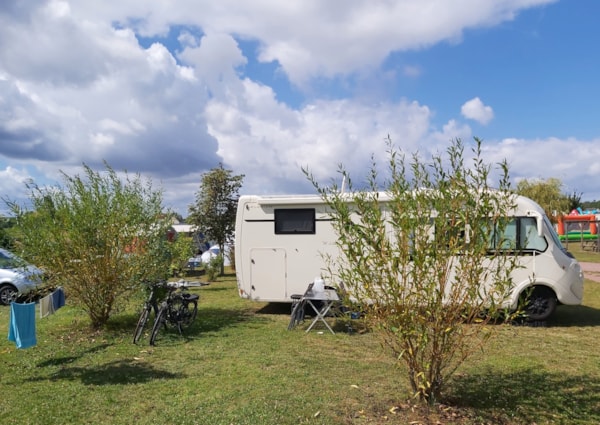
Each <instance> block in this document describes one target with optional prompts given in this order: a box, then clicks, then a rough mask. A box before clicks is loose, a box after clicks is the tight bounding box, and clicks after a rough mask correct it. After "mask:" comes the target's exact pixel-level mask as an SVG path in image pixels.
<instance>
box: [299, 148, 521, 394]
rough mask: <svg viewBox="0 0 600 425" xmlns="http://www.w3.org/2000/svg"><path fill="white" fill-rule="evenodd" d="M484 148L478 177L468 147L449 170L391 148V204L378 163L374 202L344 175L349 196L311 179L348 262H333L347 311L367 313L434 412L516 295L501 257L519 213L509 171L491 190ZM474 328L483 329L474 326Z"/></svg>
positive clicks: (451, 154) (440, 161)
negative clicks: (350, 305)
mask: <svg viewBox="0 0 600 425" xmlns="http://www.w3.org/2000/svg"><path fill="white" fill-rule="evenodd" d="M476 141H477V145H476V147H475V148H474V156H475V159H474V163H473V166H471V167H467V166H466V165H465V164H464V154H463V149H464V148H463V144H462V142H460V140H457V141H455V142H454V143H453V145H452V146H451V147H450V148H449V149H448V152H447V161H446V160H445V159H446V158H442V157H441V156H435V157H433V158H432V161H431V162H430V163H426V162H424V161H423V160H422V159H421V157H420V156H419V155H418V154H416V153H415V154H414V155H413V156H412V160H411V161H410V162H408V161H407V160H405V158H404V155H402V154H401V153H400V152H398V151H397V150H395V149H393V147H392V146H391V144H390V153H391V155H390V160H389V170H388V173H387V174H389V175H390V178H389V181H388V183H387V184H386V185H385V190H384V191H383V193H384V194H385V195H386V201H385V202H382V201H381V199H380V198H381V194H382V192H381V191H380V189H379V184H378V170H377V168H376V165H375V164H374V163H373V165H372V169H371V174H370V176H369V177H368V187H369V189H368V191H367V192H365V191H354V190H353V189H352V182H351V180H350V178H349V177H348V175H347V173H346V171H345V170H344V169H343V168H342V169H341V170H340V171H341V173H342V174H343V175H344V176H345V177H346V182H347V186H348V190H347V191H344V192H340V191H338V190H337V187H335V185H334V186H333V187H323V186H320V185H319V184H318V183H317V182H316V181H315V180H314V178H313V177H312V176H310V174H309V178H310V179H311V180H312V182H313V184H314V185H315V187H316V189H317V190H318V192H319V193H320V194H321V196H322V197H323V199H324V200H325V202H326V203H327V204H328V206H329V207H330V211H331V212H330V217H331V219H332V224H333V226H334V229H335V231H336V233H337V236H338V241H337V246H338V248H339V250H340V253H341V254H342V255H341V256H340V257H337V258H336V259H335V261H332V259H331V258H330V260H329V261H328V271H327V272H326V274H327V276H326V277H327V279H328V281H329V282H332V283H334V282H342V283H343V288H344V289H345V291H346V294H347V295H348V300H347V301H348V302H355V303H357V304H358V306H357V308H359V309H362V310H363V311H365V312H366V314H365V316H364V317H365V320H366V322H367V323H368V324H369V325H370V327H371V328H372V329H373V330H374V331H375V332H376V333H377V334H378V335H380V336H381V338H382V341H383V343H384V345H385V346H387V347H388V348H389V349H390V350H391V352H392V354H393V356H394V358H396V359H398V361H402V362H404V363H405V365H406V370H407V372H408V378H409V382H410V384H411V387H412V390H413V391H414V393H415V396H416V397H418V398H420V399H422V400H424V401H427V402H428V403H434V402H436V401H437V400H439V397H440V394H441V392H442V390H443V388H444V386H445V384H446V383H447V381H448V379H449V378H450V377H451V376H452V374H453V372H454V371H455V370H456V369H457V368H458V366H460V364H461V363H462V362H464V361H465V359H467V358H468V357H469V356H470V355H471V354H472V353H474V352H476V351H478V349H480V348H481V346H482V344H484V342H485V341H486V340H487V339H488V338H489V336H490V335H491V332H492V330H493V329H494V327H486V326H483V325H484V324H485V322H487V321H488V320H490V318H491V317H494V316H497V315H498V312H499V311H500V309H501V301H503V300H504V299H505V297H506V296H507V295H508V293H509V291H510V288H511V286H512V281H511V279H510V274H511V272H512V270H514V267H515V262H514V261H515V260H514V258H515V257H511V256H510V254H508V253H507V251H504V250H502V248H500V247H502V246H505V245H503V241H504V238H503V236H502V235H504V229H505V226H506V225H507V222H508V220H509V218H508V217H507V214H508V211H510V209H511V208H512V207H513V205H514V201H513V195H512V194H511V193H510V191H509V190H507V189H508V186H509V184H508V182H509V179H508V167H507V165H506V163H503V164H501V170H500V171H501V173H502V178H501V180H500V181H499V182H498V184H499V189H500V190H493V189H491V188H490V187H489V186H488V178H489V175H490V166H489V165H487V164H485V163H484V162H483V160H482V158H481V142H480V141H479V140H477V139H476ZM444 164H449V165H448V166H445V165H444ZM326 259H327V258H326ZM482 282H486V284H485V285H482ZM483 311H486V312H487V315H485V316H484V315H482V312H483ZM474 321H478V322H481V324H478V325H468V323H469V322H474Z"/></svg>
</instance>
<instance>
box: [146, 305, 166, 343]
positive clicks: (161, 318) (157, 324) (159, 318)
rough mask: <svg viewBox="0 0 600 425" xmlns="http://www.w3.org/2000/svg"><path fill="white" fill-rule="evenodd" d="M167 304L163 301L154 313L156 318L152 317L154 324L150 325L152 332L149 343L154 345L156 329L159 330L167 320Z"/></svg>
mask: <svg viewBox="0 0 600 425" xmlns="http://www.w3.org/2000/svg"><path fill="white" fill-rule="evenodd" d="M168 308H169V307H168V306H167V304H166V303H164V304H163V305H162V306H161V307H160V310H158V313H157V314H156V319H154V325H153V326H152V333H151V334H150V345H154V343H155V342H156V336H157V335H158V331H160V328H161V326H164V325H165V323H166V320H167V314H168V311H167V310H168Z"/></svg>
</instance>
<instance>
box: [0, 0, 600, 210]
mask: <svg viewBox="0 0 600 425" xmlns="http://www.w3.org/2000/svg"><path fill="white" fill-rule="evenodd" d="M598 16H600V2H598V1H597V0H570V1H568V0H560V1H558V0H452V1H448V0H327V1H323V0H288V1H280V0H255V1H242V0H219V1H218V2H217V1H211V0H153V1H147V0H119V1H118V2H109V1H97V0H48V1H44V0H12V1H2V2H0V196H1V197H2V199H9V200H11V201H17V202H19V203H24V202H25V201H26V199H27V196H28V195H27V191H26V184H25V183H26V182H27V181H30V180H33V181H34V182H35V183H36V184H38V185H60V184H62V183H63V180H62V177H61V173H65V174H67V175H71V176H73V175H78V174H82V173H83V164H86V165H88V166H90V167H91V168H92V169H95V170H103V169H104V167H105V164H109V165H110V167H112V168H113V169H115V170H117V171H127V172H128V173H130V174H138V173H139V175H141V176H142V177H143V178H144V179H148V180H149V181H151V183H152V186H153V187H155V188H156V189H160V190H162V191H163V197H164V203H165V207H167V208H171V209H173V210H175V211H177V212H179V213H180V214H181V215H183V216H184V217H185V216H187V214H188V207H189V205H190V204H192V203H193V202H194V199H195V194H196V193H197V192H198V190H199V188H200V182H201V178H202V175H203V174H204V173H206V172H208V171H209V170H211V169H213V168H215V167H218V166H219V164H223V167H224V168H226V169H229V170H231V171H232V172H233V173H234V174H236V175H238V174H243V175H244V176H245V177H244V181H243V182H244V183H243V187H242V189H241V191H240V193H241V194H282V193H287V194H291V193H314V192H315V190H314V188H313V187H312V185H311V184H310V182H308V180H307V178H306V176H305V175H304V173H303V172H302V169H303V168H306V169H308V170H309V171H310V172H312V173H313V174H314V176H315V177H316V179H317V180H318V181H319V182H321V183H323V184H329V183H330V182H331V181H337V182H339V177H340V176H339V174H338V168H339V165H340V164H343V166H344V167H345V168H346V169H347V170H348V171H349V173H350V175H351V176H352V179H353V181H354V182H360V181H361V179H363V180H364V178H365V177H366V176H367V171H368V169H369V167H370V165H371V158H374V159H375V161H376V163H377V164H378V166H379V167H380V168H381V169H382V170H384V169H385V168H386V159H387V153H386V152H387V145H386V139H387V138H388V137H389V138H390V139H391V141H392V143H393V144H394V146H395V147H396V148H397V149H399V150H401V151H402V152H405V153H407V154H408V155H411V154H412V153H414V152H418V153H419V154H420V155H422V156H423V157H424V158H428V157H429V158H430V157H431V155H439V154H443V153H444V152H445V151H446V149H447V148H448V147H449V146H450V144H451V141H452V140H454V139H456V138H460V139H461V140H462V141H463V142H464V143H465V145H466V147H467V151H470V149H471V147H472V146H473V138H474V137H478V138H480V139H482V140H483V158H484V160H485V161H486V162H489V163H491V164H495V163H498V162H500V161H502V160H504V159H506V160H507V162H508V164H509V170H510V175H511V181H512V182H513V184H517V182H518V181H519V180H521V179H548V178H552V177H553V178H559V179H560V180H561V181H562V182H563V192H565V193H567V194H571V193H574V192H576V193H579V194H582V199H583V200H596V199H600V184H599V183H600V126H599V123H600V104H599V103H600V81H599V77H598V76H599V75H600V50H598V41H599V40H600V26H599V25H597V17H598ZM491 184H492V185H494V182H493V181H492V182H491ZM3 204H4V203H3ZM3 207H4V205H2V206H0V213H1V212H2V210H3Z"/></svg>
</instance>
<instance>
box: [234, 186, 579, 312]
mask: <svg viewBox="0 0 600 425" xmlns="http://www.w3.org/2000/svg"><path fill="white" fill-rule="evenodd" d="M379 199H380V200H385V194H382V195H381V196H380V198H379ZM515 204H516V208H515V209H514V211H513V212H512V214H511V216H514V220H511V224H510V226H509V227H508V228H507V230H506V233H507V236H508V237H511V238H514V239H515V241H514V242H515V244H516V245H515V246H519V247H520V253H522V255H520V258H519V264H520V266H521V267H519V268H517V269H516V270H515V271H514V272H513V275H512V277H513V284H514V287H513V291H512V292H511V296H510V299H509V300H507V302H506V304H507V307H510V308H513V309H516V308H517V305H518V302H519V297H520V296H521V294H522V293H523V292H524V291H525V290H526V289H528V288H531V287H532V286H533V287H534V289H533V291H531V290H528V293H531V295H530V303H532V304H533V307H534V308H533V310H532V311H535V313H531V312H530V318H532V319H534V320H545V319H546V318H547V317H549V316H550V315H551V314H552V313H553V312H554V309H555V307H556V305H557V304H567V305H578V304H581V301H582V297H583V272H582V270H581V267H580V265H579V263H578V262H577V261H576V260H575V259H574V258H573V257H572V256H571V255H570V254H569V253H568V252H567V251H566V250H565V249H564V248H563V246H562V244H561V242H560V240H559V238H558V235H557V234H556V231H555V230H554V227H553V226H552V224H551V223H550V221H549V219H548V218H547V217H546V215H545V213H544V210H543V209H542V208H541V207H540V206H539V205H538V204H537V203H535V202H534V201H532V200H531V199H528V198H525V197H523V196H515ZM336 239H337V236H336V233H335V231H334V229H333V226H332V224H331V218H330V217H329V215H328V213H327V206H326V204H325V202H324V201H323V200H322V198H321V197H320V196H318V195H275V196H252V195H244V196H241V197H240V199H239V203H238V209H237V218H236V227H235V266H236V274H237V284H238V291H239V295H240V297H242V298H248V299H252V300H256V301H268V302H290V301H291V298H290V297H291V295H293V294H302V293H304V291H305V290H306V287H307V285H308V284H309V283H310V282H312V281H313V280H314V279H315V277H318V276H321V275H322V274H323V271H324V270H325V268H326V264H325V260H324V255H330V256H334V257H335V256H336V255H339V251H338V248H337V246H336ZM523 245H524V246H523ZM532 277H533V279H532ZM330 284H335V283H334V282H332V283H330Z"/></svg>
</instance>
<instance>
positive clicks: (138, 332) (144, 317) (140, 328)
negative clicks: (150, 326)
mask: <svg viewBox="0 0 600 425" xmlns="http://www.w3.org/2000/svg"><path fill="white" fill-rule="evenodd" d="M150 308H151V307H150V306H145V307H144V309H143V310H142V312H141V313H140V318H139V320H138V322H137V326H136V327H135V332H134V333H133V343H134V344H137V343H138V341H139V340H140V338H141V337H142V334H143V333H144V328H145V327H146V323H147V322H148V318H149V317H150Z"/></svg>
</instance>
